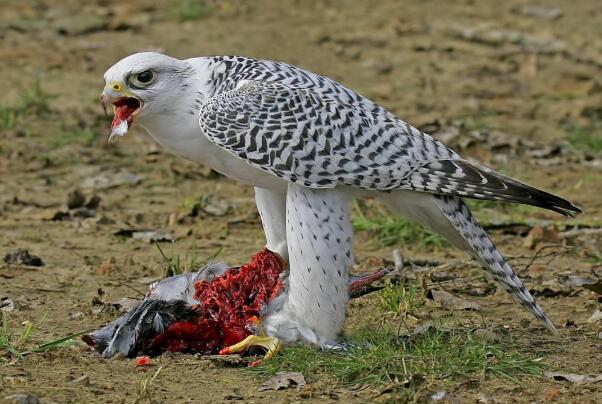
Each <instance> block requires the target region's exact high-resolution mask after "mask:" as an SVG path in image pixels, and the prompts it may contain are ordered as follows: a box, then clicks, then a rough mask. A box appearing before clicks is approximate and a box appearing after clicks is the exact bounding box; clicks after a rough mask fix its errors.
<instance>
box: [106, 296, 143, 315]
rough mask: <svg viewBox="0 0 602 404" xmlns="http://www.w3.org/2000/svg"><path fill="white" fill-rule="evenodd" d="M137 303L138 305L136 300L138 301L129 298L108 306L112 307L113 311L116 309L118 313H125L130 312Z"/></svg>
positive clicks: (138, 301) (123, 298)
mask: <svg viewBox="0 0 602 404" xmlns="http://www.w3.org/2000/svg"><path fill="white" fill-rule="evenodd" d="M138 303H140V300H138V299H132V298H130V297H122V298H121V299H119V300H116V301H114V302H111V303H109V304H110V305H111V306H113V307H114V308H115V309H117V310H118V311H119V312H121V313H127V312H128V311H130V310H132V309H133V308H134V307H136V306H137V305H138Z"/></svg>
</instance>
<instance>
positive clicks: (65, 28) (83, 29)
mask: <svg viewBox="0 0 602 404" xmlns="http://www.w3.org/2000/svg"><path fill="white" fill-rule="evenodd" d="M108 26H109V20H108V19H107V18H106V17H105V16H102V15H90V14H89V15H82V14H78V15H72V16H65V17H62V18H60V19H58V20H57V21H56V22H55V23H54V28H55V29H56V31H57V32H58V33H59V34H63V35H84V34H89V33H92V32H96V31H102V30H104V29H106V28H107V27H108Z"/></svg>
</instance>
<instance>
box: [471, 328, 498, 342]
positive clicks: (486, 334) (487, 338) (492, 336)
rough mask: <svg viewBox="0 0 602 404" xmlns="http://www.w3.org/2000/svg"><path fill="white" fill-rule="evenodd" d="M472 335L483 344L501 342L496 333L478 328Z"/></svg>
mask: <svg viewBox="0 0 602 404" xmlns="http://www.w3.org/2000/svg"><path fill="white" fill-rule="evenodd" d="M472 335H474V337H475V339H478V340H479V341H483V342H497V341H499V340H500V337H498V335H497V334H496V333H494V332H493V331H490V330H486V329H484V328H477V329H476V330H474V332H473V333H472Z"/></svg>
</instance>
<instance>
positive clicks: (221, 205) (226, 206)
mask: <svg viewBox="0 0 602 404" xmlns="http://www.w3.org/2000/svg"><path fill="white" fill-rule="evenodd" d="M233 210H234V205H233V204H232V203H231V202H228V201H226V200H224V199H220V198H216V197H214V196H212V195H203V196H201V197H200V198H199V197H191V198H186V199H185V200H184V202H183V203H182V206H181V207H180V209H179V212H178V215H177V217H178V218H177V220H178V222H179V223H182V222H184V221H185V219H186V218H189V217H221V216H225V215H227V214H229V213H231V212H232V211H233Z"/></svg>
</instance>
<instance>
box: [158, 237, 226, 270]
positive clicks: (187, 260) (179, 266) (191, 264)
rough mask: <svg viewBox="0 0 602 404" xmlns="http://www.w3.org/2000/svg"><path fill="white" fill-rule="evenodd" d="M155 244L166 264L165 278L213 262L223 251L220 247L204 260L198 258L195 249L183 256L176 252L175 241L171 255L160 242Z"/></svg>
mask: <svg viewBox="0 0 602 404" xmlns="http://www.w3.org/2000/svg"><path fill="white" fill-rule="evenodd" d="M155 246H157V249H158V250H159V254H161V257H162V258H163V262H164V264H165V265H164V267H163V278H169V277H170V276H176V275H181V274H183V273H187V272H192V271H197V270H199V268H201V267H202V266H204V265H207V264H209V263H211V262H213V261H214V260H215V258H217V256H218V255H219V254H220V253H221V251H222V249H221V248H219V249H218V250H217V251H216V252H215V253H213V254H212V255H211V256H210V257H208V258H207V259H205V260H204V261H201V260H199V259H198V256H197V254H196V252H195V251H193V252H192V253H190V254H189V255H186V256H184V258H182V257H181V256H180V255H179V254H177V253H176V252H175V243H172V244H171V251H170V253H169V255H167V254H165V252H164V251H163V249H162V248H161V246H160V245H159V243H155Z"/></svg>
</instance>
